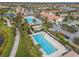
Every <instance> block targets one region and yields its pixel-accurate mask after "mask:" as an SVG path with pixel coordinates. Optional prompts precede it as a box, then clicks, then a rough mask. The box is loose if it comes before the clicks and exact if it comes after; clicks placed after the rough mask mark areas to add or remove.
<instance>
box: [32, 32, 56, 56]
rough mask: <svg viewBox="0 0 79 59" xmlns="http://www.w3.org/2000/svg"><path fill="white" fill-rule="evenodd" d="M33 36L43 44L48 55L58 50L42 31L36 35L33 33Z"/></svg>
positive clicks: (42, 46)
mask: <svg viewBox="0 0 79 59" xmlns="http://www.w3.org/2000/svg"><path fill="white" fill-rule="evenodd" d="M33 38H34V40H35V41H37V42H38V44H39V45H40V46H41V48H42V49H43V50H44V51H45V53H46V54H47V55H50V54H52V53H54V52H55V51H57V48H55V47H54V46H53V45H52V44H51V43H50V42H49V41H48V40H47V38H45V36H44V34H43V33H42V32H39V33H37V34H35V35H33Z"/></svg>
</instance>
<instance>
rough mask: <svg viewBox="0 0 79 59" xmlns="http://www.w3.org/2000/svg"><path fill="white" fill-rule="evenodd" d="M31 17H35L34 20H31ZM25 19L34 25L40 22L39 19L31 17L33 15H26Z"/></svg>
mask: <svg viewBox="0 0 79 59" xmlns="http://www.w3.org/2000/svg"><path fill="white" fill-rule="evenodd" d="M33 19H35V22H34V21H33ZM25 21H26V22H27V23H29V24H32V25H34V24H41V21H40V20H39V19H37V18H35V17H33V16H28V17H27V18H26V19H25Z"/></svg>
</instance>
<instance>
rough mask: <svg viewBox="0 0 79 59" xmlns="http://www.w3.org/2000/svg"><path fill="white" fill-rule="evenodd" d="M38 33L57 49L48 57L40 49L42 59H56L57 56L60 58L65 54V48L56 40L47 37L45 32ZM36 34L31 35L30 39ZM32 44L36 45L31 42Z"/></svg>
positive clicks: (35, 42)
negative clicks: (52, 58) (50, 58)
mask: <svg viewBox="0 0 79 59" xmlns="http://www.w3.org/2000/svg"><path fill="white" fill-rule="evenodd" d="M38 33H43V34H44V36H45V38H46V39H47V40H48V41H49V42H50V43H51V44H52V45H53V46H54V47H55V48H57V49H58V50H57V51H55V52H54V53H52V54H50V55H47V54H46V52H45V51H44V50H43V49H42V48H40V51H41V52H42V53H43V57H57V56H62V54H63V53H65V52H67V51H68V49H67V48H66V47H64V46H63V45H62V44H61V43H59V42H58V41H57V40H55V39H54V38H53V37H51V36H50V35H48V34H47V33H46V32H44V31H41V32H38ZM38 33H34V34H32V35H31V37H32V39H34V38H33V35H35V34H38ZM33 42H34V44H35V45H37V44H38V42H37V41H35V40H33Z"/></svg>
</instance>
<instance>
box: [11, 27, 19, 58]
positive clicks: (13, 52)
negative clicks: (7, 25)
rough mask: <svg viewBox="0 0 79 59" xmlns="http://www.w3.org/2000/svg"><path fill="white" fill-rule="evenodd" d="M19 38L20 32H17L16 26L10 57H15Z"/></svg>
mask: <svg viewBox="0 0 79 59" xmlns="http://www.w3.org/2000/svg"><path fill="white" fill-rule="evenodd" d="M19 40H20V32H19V29H17V28H16V36H15V42H14V45H13V48H12V51H11V53H10V57H15V55H16V52H17V49H18V45H19Z"/></svg>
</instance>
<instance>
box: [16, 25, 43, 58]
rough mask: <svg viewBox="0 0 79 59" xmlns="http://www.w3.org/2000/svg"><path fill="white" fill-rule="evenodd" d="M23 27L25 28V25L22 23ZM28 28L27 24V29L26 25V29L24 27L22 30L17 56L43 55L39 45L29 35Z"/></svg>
mask: <svg viewBox="0 0 79 59" xmlns="http://www.w3.org/2000/svg"><path fill="white" fill-rule="evenodd" d="M20 27H21V26H20ZM22 28H23V25H22ZM22 28H21V29H22ZM27 28H28V27H27V26H26V29H25V26H24V29H25V30H24V29H22V31H21V36H20V43H19V47H18V50H17V53H16V57H40V56H42V52H41V51H39V46H38V45H34V43H33V41H32V38H31V37H29V34H28V31H27V30H28V29H27ZM21 29H20V30H21Z"/></svg>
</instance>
